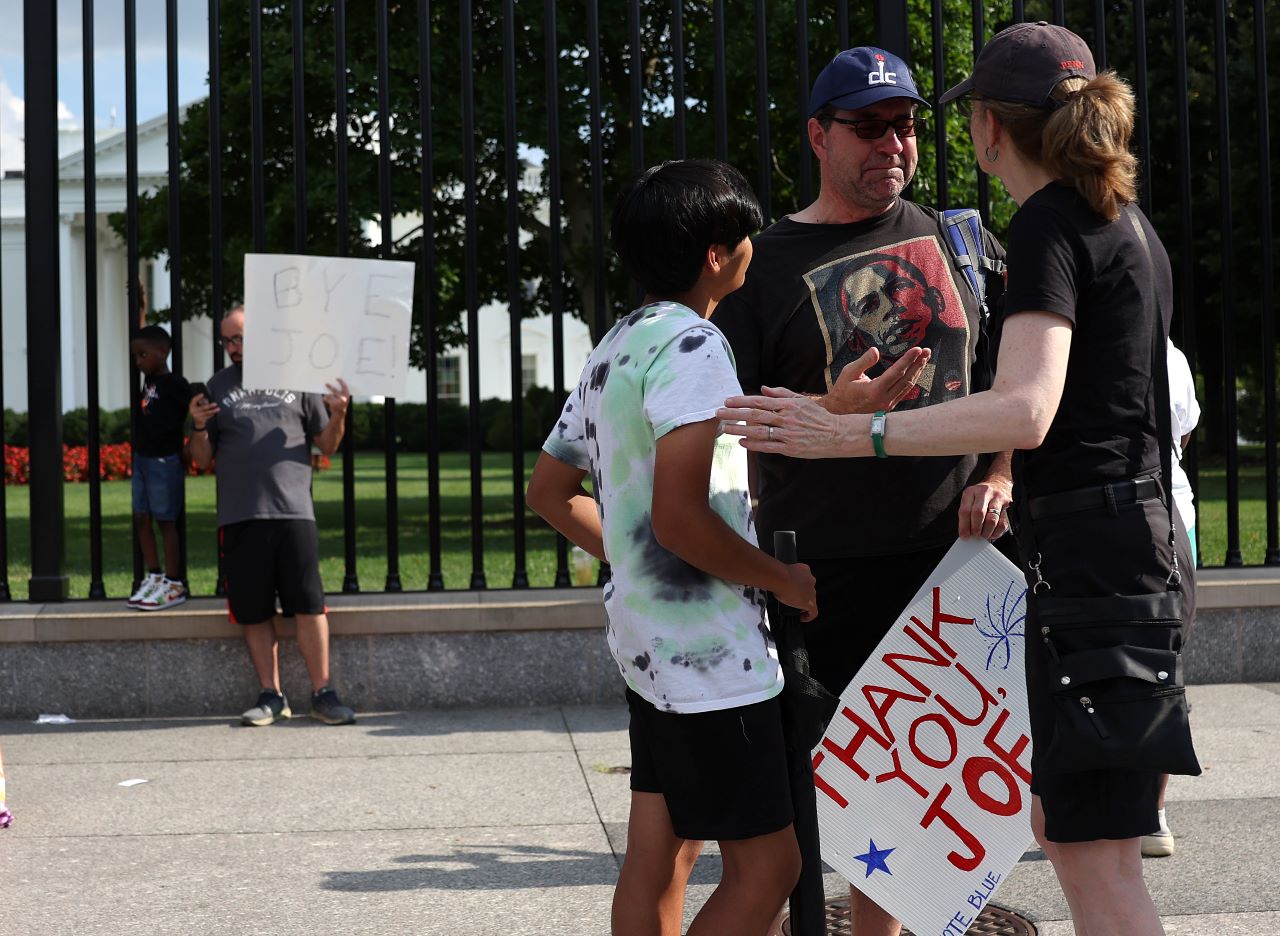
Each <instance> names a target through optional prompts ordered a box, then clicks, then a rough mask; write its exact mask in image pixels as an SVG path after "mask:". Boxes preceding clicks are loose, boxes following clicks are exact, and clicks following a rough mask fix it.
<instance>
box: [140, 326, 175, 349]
mask: <svg viewBox="0 0 1280 936" xmlns="http://www.w3.org/2000/svg"><path fill="white" fill-rule="evenodd" d="M133 340H134V341H145V342H146V343H147V344H149V345H155V346H156V347H158V348H164V352H165V354H168V353H169V349H170V348H171V347H172V346H173V339H171V338H170V337H169V333H168V332H167V331H165V330H164V329H163V328H161V327H160V326H159V325H145V326H143V327H142V328H139V329H138V330H137V331H136V332H134V335H133Z"/></svg>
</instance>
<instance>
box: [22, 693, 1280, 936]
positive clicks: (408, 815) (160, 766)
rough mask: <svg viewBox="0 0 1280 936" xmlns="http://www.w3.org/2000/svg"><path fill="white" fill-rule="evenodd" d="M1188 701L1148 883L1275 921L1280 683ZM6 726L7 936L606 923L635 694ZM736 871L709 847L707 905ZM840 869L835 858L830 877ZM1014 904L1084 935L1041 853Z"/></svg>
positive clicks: (1006, 890)
mask: <svg viewBox="0 0 1280 936" xmlns="http://www.w3.org/2000/svg"><path fill="white" fill-rule="evenodd" d="M619 695H620V693H619ZM1190 695H1191V698H1192V701H1193V704H1194V707H1195V711H1194V714H1193V720H1194V725H1195V730H1196V737H1197V746H1198V749H1199V752H1200V756H1201V761H1202V763H1203V765H1204V767H1205V773H1204V775H1203V776H1201V777H1199V778H1196V779H1188V778H1175V779H1174V781H1173V783H1172V785H1171V787H1170V791H1169V799H1170V803H1169V818H1170V824H1171V825H1172V827H1173V830H1174V833H1175V834H1176V835H1177V837H1178V852H1177V854H1176V855H1174V856H1173V857H1172V858H1163V859H1155V860H1148V861H1147V862H1146V871H1147V879H1148V881H1149V883H1150V886H1151V889H1152V891H1153V893H1154V894H1155V897H1156V902H1157V904H1158V905H1159V906H1160V908H1161V912H1162V913H1163V914H1164V915H1165V920H1166V927H1167V929H1168V932H1169V933H1170V934H1178V936H1191V934H1194V936H1209V934H1237V933H1238V934H1244V933H1249V934H1253V936H1280V861H1278V860H1277V857H1278V856H1280V685H1276V684H1271V685H1245V684H1235V685H1214V686H1195V687H1192V688H1191V689H1190ZM67 714H69V715H71V716H73V717H74V716H75V713H74V712H69V713H67ZM0 744H2V745H3V750H4V757H5V763H6V768H7V773H8V788H9V802H10V807H11V808H12V809H13V812H14V814H15V816H16V821H15V824H14V825H13V827H12V828H10V829H8V830H5V831H0V934H4V936H29V934H30V936H36V934H38V936H53V934H57V936H62V934H75V936H81V934H112V936H120V934H183V936H189V934H235V936H242V934H266V936H285V934H300V936H301V934H306V936H319V934H343V936H345V934H373V933H377V934H401V933H412V934H446V933H447V934H451V936H453V934H485V936H499V934H506V933H515V934H557V936H561V934H563V936H579V934H581V936H587V934H592V936H595V934H605V933H607V932H608V919H609V902H610V896H611V892H612V887H613V883H614V881H615V880H616V878H617V871H618V861H619V858H620V856H621V854H622V852H623V851H624V849H625V838H626V818H627V803H628V796H629V794H628V778H627V775H626V773H625V768H626V767H627V765H628V764H629V760H630V757H629V754H628V747H627V734H626V712H625V709H624V707H623V706H622V705H621V704H617V705H610V706H594V707H562V708H547V707H544V708H527V709H522V708H505V709H483V710H481V709H467V710H456V711H442V712H411V713H403V714H386V715H362V717H361V719H360V722H359V724H357V725H355V726H354V727H344V728H330V727H326V726H323V725H321V724H319V723H317V722H312V721H308V720H304V719H295V720H294V721H291V722H288V723H284V724H280V725H276V726H273V727H271V728H266V729H248V728H241V727H239V726H238V725H236V724H234V723H233V721H232V720H230V719H227V718H213V719H207V718H201V719H182V720H151V721H96V722H78V723H76V724H74V725H66V726H55V725H36V724H33V723H31V722H3V723H0ZM131 779H140V780H145V781H147V782H146V783H142V784H137V785H134V786H128V787H125V786H120V784H121V782H122V781H126V780H131ZM718 875H719V861H718V859H717V857H716V854H715V851H714V849H713V848H712V849H709V850H708V853H707V854H706V855H705V856H704V857H703V858H702V859H701V860H700V861H699V865H698V868H697V869H696V870H695V873H694V882H695V883H694V886H693V887H692V890H691V895H690V909H691V910H693V909H695V908H696V907H697V906H698V905H700V904H701V902H702V901H703V900H705V899H706V896H707V895H708V894H709V893H710V891H711V889H712V887H713V886H714V882H715V881H716V879H717V878H718ZM842 887H843V882H842V880H841V879H839V878H838V877H836V876H834V875H831V876H828V878H827V890H828V894H830V895H836V894H839V893H840V892H841V890H842ZM995 899H996V902H997V903H1000V904H1003V905H1005V906H1008V907H1010V908H1011V909H1014V910H1016V911H1018V912H1020V913H1022V914H1024V915H1025V916H1027V917H1029V918H1030V919H1032V920H1034V921H1035V922H1036V923H1037V925H1038V927H1039V930H1040V933H1042V934H1045V936H1070V934H1071V933H1072V928H1071V925H1070V924H1069V923H1068V922H1066V916H1067V908H1066V903H1065V901H1064V900H1063V899H1062V896H1061V893H1060V891H1059V890H1058V888H1057V885H1056V883H1055V882H1054V880H1053V876H1052V872H1051V870H1050V868H1049V867H1048V863H1047V862H1046V861H1045V860H1044V859H1043V856H1041V855H1039V853H1038V852H1034V851H1033V852H1029V853H1028V854H1027V855H1026V856H1025V857H1024V858H1023V860H1022V862H1021V864H1020V865H1019V866H1018V867H1017V869H1016V870H1015V872H1014V873H1013V874H1012V875H1011V876H1010V877H1009V878H1008V880H1007V882H1006V883H1005V884H1004V885H1002V887H1001V889H1000V890H999V891H998V892H997V894H996V898H995Z"/></svg>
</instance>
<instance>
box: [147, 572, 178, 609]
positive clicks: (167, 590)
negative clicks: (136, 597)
mask: <svg viewBox="0 0 1280 936" xmlns="http://www.w3.org/2000/svg"><path fill="white" fill-rule="evenodd" d="M189 594H190V593H189V592H188V591H187V586H186V585H185V584H183V583H182V582H175V581H173V580H171V579H168V578H165V577H163V576H161V578H160V581H159V582H157V583H156V585H155V587H153V588H152V589H151V591H149V592H147V593H146V594H145V595H144V596H143V597H142V600H141V601H140V602H138V605H137V608H138V610H139V611H163V610H164V609H165V608H172V607H173V606H174V605H180V604H182V603H183V602H184V601H186V600H187V598H188V597H189Z"/></svg>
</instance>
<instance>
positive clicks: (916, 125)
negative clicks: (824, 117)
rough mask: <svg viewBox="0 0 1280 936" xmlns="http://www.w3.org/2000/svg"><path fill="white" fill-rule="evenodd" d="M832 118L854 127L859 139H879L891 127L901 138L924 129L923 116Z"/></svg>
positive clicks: (834, 120) (913, 134)
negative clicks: (861, 118)
mask: <svg viewBox="0 0 1280 936" xmlns="http://www.w3.org/2000/svg"><path fill="white" fill-rule="evenodd" d="M831 120H832V121H833V122H835V123H838V124H844V126H846V127H852V128H853V132H854V133H856V134H857V135H858V139H859V140H878V139H880V138H881V137H882V136H884V135H885V133H886V131H888V129H889V128H890V127H893V132H894V133H896V134H897V135H898V138H899V139H902V138H904V137H913V136H915V135H916V131H917V130H923V129H924V123H925V121H924V118H923V117H895V118H894V119H893V120H882V119H880V118H879V117H872V118H867V119H865V120H850V119H849V118H847V117H834V116H833V117H832V118H831Z"/></svg>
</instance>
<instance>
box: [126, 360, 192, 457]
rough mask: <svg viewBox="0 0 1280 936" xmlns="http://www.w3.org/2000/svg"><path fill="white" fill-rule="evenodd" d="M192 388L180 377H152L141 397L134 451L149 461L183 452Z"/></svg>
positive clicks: (148, 379)
mask: <svg viewBox="0 0 1280 936" xmlns="http://www.w3.org/2000/svg"><path fill="white" fill-rule="evenodd" d="M190 402H191V385H190V384H188V383H187V382H186V381H185V380H184V379H183V378H181V377H179V376H178V375H177V374H153V375H152V376H150V377H148V378H147V379H146V381H145V382H144V383H143V384H142V393H141V394H139V396H138V419H137V422H136V428H135V430H134V432H135V434H134V438H133V450H134V451H135V452H137V453H138V454H139V455H146V456H147V457H149V458H164V457H166V456H169V455H177V454H178V453H179V452H181V451H182V428H183V426H184V425H186V422H187V404H188V403H190Z"/></svg>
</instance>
